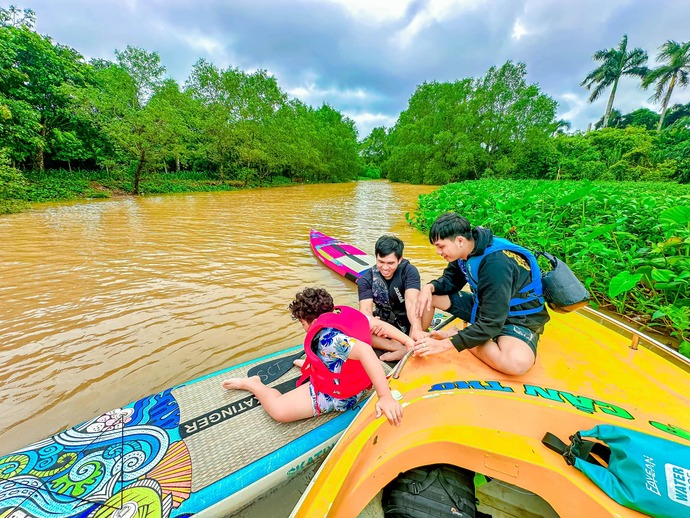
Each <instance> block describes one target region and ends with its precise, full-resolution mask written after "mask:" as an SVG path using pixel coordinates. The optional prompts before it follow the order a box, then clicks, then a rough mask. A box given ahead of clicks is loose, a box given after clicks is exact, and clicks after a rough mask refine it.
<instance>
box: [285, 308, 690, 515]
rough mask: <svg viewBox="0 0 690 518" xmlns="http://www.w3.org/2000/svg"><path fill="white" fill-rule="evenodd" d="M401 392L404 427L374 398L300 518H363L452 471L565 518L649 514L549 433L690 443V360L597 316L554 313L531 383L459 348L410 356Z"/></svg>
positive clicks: (317, 480)
mask: <svg viewBox="0 0 690 518" xmlns="http://www.w3.org/2000/svg"><path fill="white" fill-rule="evenodd" d="M399 367H400V365H399ZM390 385H391V388H392V389H393V390H394V391H398V392H399V393H400V394H401V395H402V401H401V402H402V403H403V407H404V417H403V422H402V424H401V425H400V426H399V427H394V426H391V425H389V424H388V422H387V421H386V419H385V418H384V417H381V418H378V419H377V418H376V417H375V409H374V401H373V399H372V400H370V401H369V402H368V403H367V404H366V406H365V407H364V409H363V410H362V411H361V413H360V414H359V416H358V417H357V418H356V419H355V420H354V421H353V422H352V424H351V425H350V426H349V427H348V429H347V430H346V431H345V433H344V435H343V436H342V437H341V439H340V440H339V442H338V443H337V445H336V446H335V448H334V449H333V450H332V451H331V454H330V455H329V457H328V458H327V459H326V461H325V462H324V464H323V465H322V466H321V468H320V470H319V472H318V473H317V475H316V476H315V477H314V479H313V480H312V482H311V484H310V486H309V487H308V488H307V490H306V491H305V493H304V494H303V496H302V499H301V500H300V501H299V503H298V505H297V507H296V508H295V510H294V511H293V514H292V516H295V517H314V516H319V517H321V516H332V517H338V518H340V517H348V516H357V515H359V514H360V513H362V511H363V510H364V509H365V508H366V507H367V505H368V504H369V503H370V502H375V501H376V498H377V496H378V498H380V493H381V490H382V489H383V487H384V486H386V484H388V483H389V482H391V481H392V480H393V479H395V478H396V477H397V476H398V475H399V474H400V473H401V472H404V471H407V470H409V469H412V468H415V467H419V466H426V465H431V464H440V463H443V464H452V465H455V466H459V467H462V468H466V469H469V470H472V471H475V472H477V473H481V474H484V475H486V476H487V477H490V478H491V479H493V480H494V481H496V483H499V484H502V485H503V486H506V487H511V486H514V487H517V488H520V489H521V490H523V492H525V491H524V490H526V491H528V492H531V493H534V494H536V495H538V497H540V499H543V501H545V502H546V504H548V505H547V507H548V506H550V507H551V508H552V510H553V513H554V514H553V515H557V516H561V517H570V516H572V517H582V516H587V517H600V516H612V517H613V516H615V517H634V516H643V515H642V514H640V513H638V512H636V511H633V510H631V509H629V508H626V507H623V506H620V505H618V504H617V503H615V502H614V501H613V500H612V499H611V498H609V497H608V496H607V495H606V494H605V493H604V492H602V491H601V490H600V489H599V488H598V487H597V486H596V485H595V484H594V483H593V482H591V481H590V480H589V479H588V478H587V477H586V476H585V475H584V474H583V473H581V472H580V471H578V470H577V469H575V468H574V467H572V466H569V465H567V464H566V462H565V461H564V459H563V458H562V457H561V456H559V455H558V454H556V453H554V452H553V451H551V450H549V449H548V448H547V447H546V446H544V445H543V444H542V442H541V439H542V437H543V436H544V434H545V433H546V432H551V433H552V434H554V435H556V436H558V437H560V438H561V439H563V440H565V441H566V442H567V438H568V437H569V436H571V435H572V434H573V433H575V432H576V431H578V430H586V429H589V428H592V427H594V426H595V425H599V424H613V425H621V426H624V427H627V428H630V429H634V430H638V431H641V432H645V433H647V434H651V435H656V436H659V437H663V438H665V439H669V440H672V441H675V442H678V443H681V444H685V445H690V360H688V359H687V358H685V357H683V356H681V355H680V354H678V353H677V352H675V351H674V350H672V349H670V348H668V347H666V346H664V345H663V344H660V343H658V342H656V341H655V340H653V339H651V338H649V337H646V336H644V335H642V334H640V333H638V332H636V331H635V330H634V329H631V328H629V327H627V326H625V325H623V324H619V323H615V321H611V319H610V318H609V317H606V316H604V315H602V314H600V313H597V312H595V311H592V310H590V309H588V308H585V309H583V310H580V311H578V312H573V313H569V314H566V315H562V314H552V320H551V322H550V323H549V324H547V326H546V331H545V332H544V335H543V336H542V338H541V340H540V342H539V349H538V357H537V361H536V364H535V365H534V367H533V368H532V369H531V370H530V371H529V372H528V373H527V374H525V375H523V376H508V375H505V374H501V373H499V372H497V371H495V370H493V369H491V368H490V367H488V366H487V365H485V364H484V363H482V362H481V361H479V360H478V359H477V358H475V356H474V355H473V354H472V353H471V352H469V351H463V352H461V353H457V352H447V353H444V354H439V355H435V356H429V357H426V358H419V357H414V356H410V357H409V358H408V359H407V361H406V362H405V363H404V365H403V366H402V369H401V370H400V371H399V377H398V378H397V379H391V380H390ZM492 483H493V482H492ZM479 499H480V504H481V500H482V497H481V496H480V497H479ZM538 515H539V514H537V515H530V516H538ZM542 516H543V515H542Z"/></svg>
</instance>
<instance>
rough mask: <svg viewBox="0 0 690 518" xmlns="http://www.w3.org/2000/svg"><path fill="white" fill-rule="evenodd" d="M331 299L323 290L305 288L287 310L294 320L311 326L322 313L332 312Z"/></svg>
mask: <svg viewBox="0 0 690 518" xmlns="http://www.w3.org/2000/svg"><path fill="white" fill-rule="evenodd" d="M333 308H334V306H333V297H331V294H330V293H328V292H327V291H326V290H324V289H323V288H305V289H303V290H302V291H300V292H299V293H298V294H297V295H296V296H295V300H293V301H292V302H291V303H290V305H289V306H288V309H289V310H290V313H292V318H294V319H295V320H305V321H306V322H307V323H308V324H311V323H312V322H313V321H314V320H316V319H317V318H318V317H319V316H321V315H323V314H324V313H328V312H330V311H333Z"/></svg>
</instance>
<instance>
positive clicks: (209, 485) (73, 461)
mask: <svg viewBox="0 0 690 518" xmlns="http://www.w3.org/2000/svg"><path fill="white" fill-rule="evenodd" d="M300 348H301V346H299V347H293V348H290V349H286V350H284V351H281V352H279V353H275V354H273V355H268V356H264V357H262V358H258V359H256V360H253V361H251V362H248V363H244V364H241V365H238V366H236V367H232V368H229V369H225V370H223V371H220V372H217V373H214V374H211V375H208V376H204V377H202V378H199V379H196V380H194V381H191V382H189V383H185V384H182V385H178V386H176V387H173V388H171V389H168V390H165V391H163V392H161V393H159V394H155V395H153V396H150V397H147V398H143V399H141V400H139V401H136V402H134V403H132V404H130V405H127V406H125V407H122V408H118V409H116V410H113V411H111V412H108V413H106V414H104V415H102V416H99V417H97V418H95V419H92V420H91V421H87V422H85V423H83V424H80V425H78V426H75V427H74V428H70V429H69V430H65V431H63V432H60V433H58V434H56V435H54V436H52V437H49V438H47V439H45V440H43V441H40V442H38V443H35V444H32V445H30V446H27V447H26V448H22V449H21V450H18V451H16V452H13V453H10V454H7V455H4V456H1V457H0V518H9V517H14V516H21V517H22V518H24V517H37V518H38V517H40V518H43V517H58V516H60V517H74V518H77V517H80V518H81V517H83V518H86V517H89V518H103V517H108V516H128V517H130V516H131V517H139V518H144V517H162V518H172V517H186V516H191V515H193V514H196V513H198V512H200V511H204V510H210V511H211V513H209V514H210V515H217V516H226V515H228V514H229V513H231V512H233V511H235V510H238V509H240V508H242V507H243V506H245V505H246V504H248V503H250V502H252V501H253V500H254V499H256V498H257V497H258V496H259V495H261V494H264V493H265V492H266V491H268V490H270V489H271V488H273V487H277V486H279V485H281V484H282V483H284V482H287V481H288V480H289V479H290V478H292V477H293V476H295V475H296V474H298V473H299V472H301V471H303V470H304V469H306V468H308V467H310V466H311V465H312V464H313V463H314V462H319V461H320V460H321V459H323V457H325V455H326V454H327V453H328V451H329V450H330V449H331V448H332V447H333V445H334V444H335V441H336V440H337V438H338V437H339V435H340V433H342V431H343V430H344V429H345V428H346V427H347V425H348V424H349V423H350V422H351V421H352V419H354V417H355V416H356V415H357V413H358V412H359V407H358V408H356V409H353V410H352V411H348V412H345V413H342V414H337V415H335V414H331V415H325V416H322V417H320V418H319V419H306V420H303V421H299V422H296V423H277V422H275V421H274V420H273V419H272V418H270V417H269V416H268V414H266V412H264V410H263V409H261V407H260V405H259V403H258V401H257V400H256V398H255V397H254V396H252V395H251V394H249V393H247V392H244V391H235V390H230V391H226V390H224V389H223V388H222V387H221V381H222V380H223V379H225V378H226V377H240V376H245V375H246V373H247V370H248V369H249V368H250V367H252V366H256V365H258V364H260V363H262V362H267V361H276V360H279V359H280V358H283V357H285V356H288V355H293V354H295V353H296V352H297V351H298V350H299V349H300ZM298 374H299V371H298V370H297V369H296V368H293V369H292V370H291V371H289V372H288V373H287V374H285V375H284V376H282V377H281V378H280V379H278V380H276V381H275V382H273V383H271V384H270V385H271V386H275V387H276V388H278V389H279V390H281V391H285V390H289V389H291V388H294V386H295V381H296V379H297V376H298ZM13 513H14V514H13Z"/></svg>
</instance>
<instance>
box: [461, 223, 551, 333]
mask: <svg viewBox="0 0 690 518" xmlns="http://www.w3.org/2000/svg"><path fill="white" fill-rule="evenodd" d="M503 250H507V251H509V252H515V253H516V254H519V255H521V256H522V257H524V258H525V259H527V261H528V262H529V269H530V272H531V276H532V280H531V281H530V282H529V284H527V285H526V286H525V287H523V288H521V289H520V291H519V292H518V293H517V295H516V296H515V297H513V298H512V299H510V304H509V309H508V316H509V317H517V316H523V315H532V314H534V313H539V312H540V311H541V310H542V309H544V292H543V289H542V284H541V270H540V269H539V264H537V258H536V257H535V256H534V254H533V253H532V252H530V251H529V250H527V249H526V248H524V247H522V246H520V245H516V244H515V243H511V242H510V241H508V240H507V239H503V238H500V237H495V236H494V239H493V242H492V243H491V245H489V246H487V247H486V249H485V250H484V253H483V254H481V255H474V256H472V257H470V258H469V259H467V260H462V259H459V260H458V266H460V269H461V270H462V272H463V273H464V274H465V277H466V278H467V282H468V284H469V285H470V288H471V289H472V296H473V299H474V306H472V315H471V318H470V324H472V323H474V321H475V319H476V317H477V309H479V299H478V298H477V284H478V278H479V266H480V265H481V263H482V261H483V260H484V258H485V257H486V256H487V255H489V254H492V253H494V252H500V251H503ZM535 300H536V301H539V303H540V304H541V305H540V306H537V307H535V308H529V309H518V307H519V306H521V305H523V304H525V303H527V302H532V301H535Z"/></svg>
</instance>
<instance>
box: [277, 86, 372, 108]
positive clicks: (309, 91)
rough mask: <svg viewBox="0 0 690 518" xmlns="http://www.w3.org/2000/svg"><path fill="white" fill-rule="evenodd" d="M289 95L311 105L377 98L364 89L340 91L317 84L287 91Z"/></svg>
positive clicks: (296, 87)
mask: <svg viewBox="0 0 690 518" xmlns="http://www.w3.org/2000/svg"><path fill="white" fill-rule="evenodd" d="M287 93H288V95H290V96H292V97H297V98H298V99H300V100H302V101H304V102H306V103H309V104H312V105H313V104H321V102H320V101H319V100H323V101H326V102H328V100H329V99H338V100H340V101H348V102H349V103H352V102H353V101H370V100H373V99H375V98H376V94H374V93H372V92H368V91H366V90H365V89H363V88H354V89H344V90H338V89H337V88H320V87H319V86H317V85H316V83H312V82H310V83H306V84H302V85H299V86H295V87H293V88H289V89H288V90H287Z"/></svg>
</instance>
